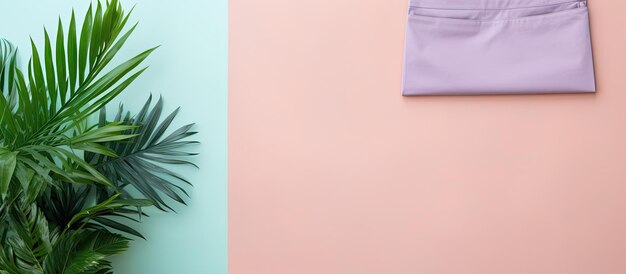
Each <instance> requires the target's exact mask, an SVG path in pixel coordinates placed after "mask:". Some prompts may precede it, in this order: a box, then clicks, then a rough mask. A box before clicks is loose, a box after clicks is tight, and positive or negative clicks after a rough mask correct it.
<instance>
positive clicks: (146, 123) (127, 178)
mask: <svg viewBox="0 0 626 274" xmlns="http://www.w3.org/2000/svg"><path fill="white" fill-rule="evenodd" d="M151 102H152V96H150V98H148V100H147V102H146V104H145V105H144V107H143V108H142V109H141V111H140V112H139V113H138V114H137V115H136V116H134V117H131V115H130V114H129V113H126V115H123V108H122V107H120V110H119V111H118V113H117V115H116V117H115V119H114V120H113V122H123V123H124V124H130V125H134V126H137V128H135V129H131V130H129V131H127V132H126V134H132V135H136V136H135V137H133V138H132V139H129V140H127V141H124V142H108V143H105V144H104V145H105V146H106V147H107V148H109V149H111V150H112V151H113V152H115V154H116V155H118V157H110V156H107V155H102V154H100V155H96V154H93V153H87V154H85V160H86V161H87V162H89V163H90V164H92V165H94V166H96V167H97V169H98V171H100V172H101V173H102V174H104V175H105V176H106V177H108V178H110V179H111V181H112V182H113V183H114V184H115V185H116V186H117V187H118V188H120V189H122V190H123V191H122V192H121V193H122V195H124V196H126V197H134V196H139V197H140V198H145V199H148V200H150V201H152V202H153V203H154V205H155V206H156V207H157V208H159V209H161V210H168V209H169V210H173V209H172V207H171V205H170V204H169V203H168V200H167V199H170V200H174V201H176V202H178V203H181V204H185V201H184V199H183V198H182V196H188V194H187V192H186V191H185V189H184V187H183V184H189V185H191V183H190V182H189V181H188V180H187V179H185V178H184V177H183V176H182V175H180V174H178V173H176V172H175V171H173V170H172V169H171V167H172V166H174V165H191V166H195V164H193V163H192V162H191V161H189V159H188V158H189V157H190V156H194V155H196V154H197V153H193V152H187V151H185V150H183V148H185V147H186V146H188V145H191V144H197V143H198V142H197V141H192V140H188V137H190V136H192V135H194V134H196V132H194V131H191V128H192V127H193V124H189V125H185V126H183V127H180V128H178V129H177V130H174V131H173V132H171V133H169V134H166V132H167V131H168V129H169V127H170V126H171V125H172V121H173V120H174V119H175V118H176V115H177V114H178V109H176V110H175V111H174V112H172V113H171V114H169V115H168V116H167V117H165V118H164V119H163V120H162V121H161V114H162V112H163V100H162V99H159V100H158V102H157V103H156V104H155V105H154V106H152V107H151ZM108 123H109V122H107V121H106V112H105V111H104V109H103V111H102V112H101V118H100V125H101V126H104V125H106V124H108ZM129 188H133V190H132V191H131V190H130V189H129ZM137 192H138V193H139V194H131V193H137ZM110 195H111V193H108V192H107V190H104V194H103V195H101V196H102V197H109V196H110Z"/></svg>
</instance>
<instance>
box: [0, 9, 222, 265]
mask: <svg viewBox="0 0 626 274" xmlns="http://www.w3.org/2000/svg"><path fill="white" fill-rule="evenodd" d="M137 2H138V3H137ZM88 3H89V1H86V0H45V1H43V0H19V1H15V0H12V1H8V0H2V1H0V36H2V37H5V38H7V39H9V40H10V41H12V42H13V43H15V44H16V45H17V46H18V47H19V48H20V49H21V52H22V53H21V56H22V57H23V59H26V57H27V56H30V50H29V47H28V37H29V36H32V37H33V39H34V40H35V42H36V43H37V45H38V46H39V45H43V43H42V42H43V34H42V33H43V31H42V30H43V26H44V25H45V26H47V27H48V29H49V30H51V32H52V33H55V32H56V22H57V20H58V16H59V15H61V18H62V19H63V21H64V22H65V23H66V24H67V23H68V22H69V14H70V12H71V9H72V7H74V8H75V10H76V14H77V15H81V16H82V15H84V13H85V11H86V10H87V6H88ZM123 3H124V7H125V9H127V10H130V8H131V7H132V5H133V4H135V3H137V5H136V7H135V10H134V12H133V15H132V20H131V21H133V22H136V21H139V27H138V29H137V30H135V32H134V36H133V37H132V38H131V40H130V41H129V42H128V44H127V46H126V48H125V49H124V50H123V54H122V56H120V57H129V56H131V55H133V54H136V53H139V52H140V51H142V50H144V49H146V48H148V47H151V46H155V45H161V47H160V48H159V49H158V50H157V51H156V52H155V53H154V54H153V55H152V56H151V57H150V58H149V60H148V64H149V65H150V68H149V69H148V71H147V72H146V73H144V74H143V75H142V77H141V78H140V79H139V80H138V81H137V82H136V83H135V84H133V85H132V86H131V87H130V88H129V89H128V90H127V91H126V93H125V94H123V96H122V98H121V101H122V102H123V103H124V105H125V106H126V107H128V108H130V109H132V110H138V108H139V107H140V106H141V105H142V104H143V103H144V101H145V99H146V98H147V96H148V95H149V94H150V93H152V94H154V95H156V96H158V95H159V94H162V95H163V97H164V98H165V108H166V110H169V111H172V110H174V109H175V108H176V107H177V106H181V107H182V109H181V112H180V115H179V117H178V119H177V120H176V121H175V123H176V124H175V125H183V124H185V123H191V122H196V123H197V127H196V130H198V131H199V132H200V134H199V135H198V136H197V139H198V140H199V141H201V142H202V144H201V145H200V146H198V147H197V149H198V150H199V151H200V153H201V155H200V156H199V157H198V158H197V159H196V162H197V164H198V165H199V166H200V170H196V169H192V168H189V169H182V170H180V171H181V172H183V173H184V174H185V175H186V176H187V177H188V178H189V179H190V180H191V181H192V182H194V184H195V187H194V188H191V189H190V191H191V196H192V198H191V199H190V200H189V206H188V207H184V206H180V207H178V208H177V211H178V214H174V213H170V214H165V213H160V212H156V211H154V212H150V213H151V214H150V216H151V217H150V218H147V219H145V220H144V222H143V223H142V224H140V225H139V230H140V231H141V232H143V233H144V234H145V235H146V238H147V239H148V240H147V241H143V240H141V239H140V240H137V241H136V242H134V243H133V245H132V247H131V249H130V251H129V252H128V253H126V254H125V255H123V256H119V257H117V258H115V266H116V273H117V274H195V273H210V274H226V273H227V65H228V58H227V50H228V45H227V43H228V38H227V37H228V36H227V35H228V34H227V14H228V12H227V0H207V1H201V0H195V1H191V0H180V1H164V0H150V1H141V2H140V1H123ZM80 21H82V19H81V20H79V22H80ZM66 27H67V25H66ZM39 47H40V48H41V46H39ZM22 61H25V60H22Z"/></svg>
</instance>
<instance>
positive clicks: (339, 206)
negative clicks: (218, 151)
mask: <svg viewBox="0 0 626 274" xmlns="http://www.w3.org/2000/svg"><path fill="white" fill-rule="evenodd" d="M589 9H590V16H591V34H592V42H593V46H594V55H595V56H594V57H595V68H596V80H597V88H598V93H597V94H595V95H591V94H588V95H530V96H526V95H524V96H519V95H513V96H474V97H460V96H452V97H416V98H413V97H411V98H405V97H402V96H401V83H402V77H401V75H402V71H401V70H402V58H403V42H404V32H405V22H406V15H407V1H405V0H393V1H378V0H358V1H357V0H342V1H337V0H320V1H314V2H306V3H304V4H303V2H301V1H287V0H263V1H261V0H245V1H244V0H231V1H230V29H231V32H230V50H231V51H230V65H229V73H230V76H229V77H230V94H229V100H230V101H229V127H230V129H229V135H230V136H229V150H230V153H229V177H230V180H229V188H230V194H229V219H230V220H229V237H230V240H229V267H230V273H232V274H251V273H254V274H292V273H299V274H309V273H310V274H318V273H328V274H345V273H360V274H379V273H395V274H412V273H429V274H458V273H464V274H499V273H511V274H517V273H519V274H528V273H534V274H555V273H557V274H561V273H562V274H586V273H602V274H613V273H615V274H618V273H624V272H626V260H624V252H623V250H624V248H625V247H626V235H625V234H624V233H623V232H624V230H625V229H626V214H624V212H625V211H626V200H625V199H624V198H623V192H624V191H626V185H625V184H624V178H626V169H625V168H624V163H625V162H626V144H625V142H624V140H626V123H625V121H624V117H626V92H625V91H626V77H624V68H625V67H626V51H624V49H626V39H624V37H626V30H624V28H623V27H622V26H624V25H626V17H624V16H623V11H624V10H625V9H626V2H623V1H610V0H594V1H589Z"/></svg>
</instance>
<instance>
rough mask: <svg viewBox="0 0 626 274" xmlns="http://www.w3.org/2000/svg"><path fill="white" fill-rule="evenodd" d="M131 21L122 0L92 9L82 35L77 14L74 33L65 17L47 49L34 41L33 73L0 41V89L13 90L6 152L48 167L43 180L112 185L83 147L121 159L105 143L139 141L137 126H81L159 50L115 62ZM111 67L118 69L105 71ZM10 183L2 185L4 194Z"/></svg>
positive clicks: (0, 131) (7, 99)
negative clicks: (88, 159)
mask: <svg viewBox="0 0 626 274" xmlns="http://www.w3.org/2000/svg"><path fill="white" fill-rule="evenodd" d="M128 18H129V14H126V13H125V12H124V10H123V9H122V7H121V4H120V3H119V0H111V1H107V2H106V3H105V5H102V4H101V3H99V2H98V3H97V5H95V7H93V6H92V7H90V8H89V10H88V11H87V13H86V15H85V18H84V20H83V24H82V27H81V30H80V33H79V31H78V28H77V23H76V17H75V15H74V13H72V17H71V19H70V22H69V28H68V29H67V31H66V29H65V28H64V27H63V22H62V21H61V20H60V19H59V22H58V25H57V32H56V38H55V39H54V37H53V38H51V36H50V35H49V33H48V31H47V30H45V29H44V47H43V50H39V49H38V48H37V46H36V45H35V43H34V42H33V41H32V39H31V48H32V58H30V60H29V62H28V69H27V71H26V72H23V71H22V70H20V69H19V68H17V66H15V50H14V49H12V47H10V46H7V45H9V44H8V43H6V42H4V41H0V45H2V47H1V48H0V56H1V57H0V59H1V60H0V61H3V63H0V64H3V65H2V68H3V69H2V79H4V80H3V81H2V85H0V86H5V88H6V89H8V90H9V91H3V92H2V96H0V118H1V120H0V148H4V149H5V150H7V151H9V152H12V153H17V154H18V157H17V162H18V163H22V164H24V165H25V166H28V167H30V168H32V169H35V168H34V167H33V166H34V165H37V166H40V167H43V169H41V168H40V172H37V175H38V176H42V177H43V178H45V179H46V180H47V181H48V182H49V183H52V181H51V180H50V179H49V178H50V177H51V176H46V174H49V173H51V174H53V175H54V176H60V177H63V178H64V180H67V181H69V182H82V183H85V182H88V181H90V182H97V183H101V184H105V185H109V186H112V184H111V183H110V182H109V180H108V179H107V178H106V177H105V176H102V175H101V174H100V173H99V172H98V171H97V170H95V169H92V168H90V167H89V165H88V164H86V163H85V162H84V161H82V159H78V157H75V155H76V151H77V150H80V151H90V152H93V153H105V154H107V155H109V156H114V155H113V154H112V153H111V151H109V150H106V149H103V146H102V145H101V144H100V143H103V142H110V141H112V140H122V139H126V138H131V137H133V136H132V135H123V134H121V133H122V132H124V131H127V130H128V129H129V128H128V127H127V126H124V125H120V124H119V123H112V124H110V125H105V126H104V127H86V128H85V127H82V126H81V124H82V123H83V122H84V121H85V119H87V118H88V117H89V116H91V115H92V114H93V113H94V112H96V111H98V110H99V109H101V108H102V107H103V106H104V105H106V104H107V103H108V102H110V101H111V100H112V99H114V98H115V97H116V96H117V95H119V94H120V93H121V92H122V91H123V90H125V89H126V88H127V87H128V86H129V85H130V84H131V83H132V82H133V81H134V80H135V79H136V78H137V77H138V76H139V75H140V74H141V73H142V72H143V71H144V70H145V69H144V68H140V67H139V66H140V65H141V64H142V62H143V61H144V60H145V59H146V58H147V57H148V56H149V55H150V53H151V52H152V51H154V49H155V48H152V49H149V50H146V51H144V52H142V53H140V54H138V55H136V56H135V57H133V58H130V59H128V60H126V61H123V62H121V63H119V64H118V65H112V60H114V57H115V55H116V54H117V53H118V52H119V50H120V49H121V48H122V47H123V45H124V44H125V42H126V41H127V39H128V38H129V36H130V35H131V34H132V32H133V30H134V29H135V27H134V26H133V27H130V28H129V29H128V30H125V29H126V25H127V21H128ZM108 66H112V68H111V69H110V70H109V71H105V70H104V68H105V67H108ZM5 88H3V90H4V89H5ZM59 165H60V167H62V168H59ZM55 166H56V167H55ZM42 173H43V174H42ZM5 185H6V182H4V180H3V181H0V193H4V192H1V191H4V190H5V189H6V186H5Z"/></svg>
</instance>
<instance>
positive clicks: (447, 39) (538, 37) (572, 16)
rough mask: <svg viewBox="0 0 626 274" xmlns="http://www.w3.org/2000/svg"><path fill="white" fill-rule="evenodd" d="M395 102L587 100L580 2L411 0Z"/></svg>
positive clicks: (587, 60)
mask: <svg viewBox="0 0 626 274" xmlns="http://www.w3.org/2000/svg"><path fill="white" fill-rule="evenodd" d="M405 40H406V45H405V53H404V72H403V74H404V75H403V85H402V94H403V95H405V96H411V95H479V94H543V93H592V92H595V90H596V87H595V77H594V69H593V55H592V50H591V38H590V33H589V10H588V8H587V1H568V0H411V2H410V7H409V14H408V20H407V30H406V38H405Z"/></svg>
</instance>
